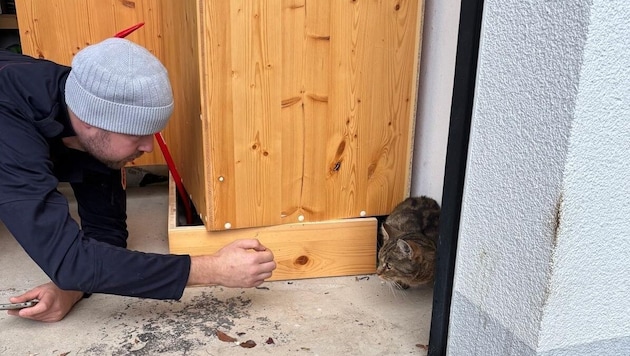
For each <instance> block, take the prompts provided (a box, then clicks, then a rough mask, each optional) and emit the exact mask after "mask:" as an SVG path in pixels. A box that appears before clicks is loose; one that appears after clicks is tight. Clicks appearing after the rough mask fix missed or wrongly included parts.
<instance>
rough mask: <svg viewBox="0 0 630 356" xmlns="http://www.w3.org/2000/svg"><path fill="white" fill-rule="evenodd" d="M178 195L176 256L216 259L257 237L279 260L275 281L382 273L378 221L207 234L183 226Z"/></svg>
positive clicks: (171, 234)
mask: <svg viewBox="0 0 630 356" xmlns="http://www.w3.org/2000/svg"><path fill="white" fill-rule="evenodd" d="M175 194H176V190H175V186H174V184H173V181H172V178H171V180H170V189H169V219H168V221H169V225H168V241H169V251H170V252H171V253H173V254H189V255H192V256H195V255H204V254H212V253H214V252H216V251H218V250H219V249H220V248H221V247H223V246H225V245H227V244H228V243H230V242H232V241H234V240H236V239H242V238H257V239H258V240H260V242H261V243H262V244H263V245H265V246H266V247H267V248H269V249H270V250H271V251H272V252H273V253H274V257H275V261H276V263H277V268H276V270H275V271H274V273H273V276H272V277H271V279H270V280H276V281H277V280H291V279H304V278H319V277H333V276H351V275H360V274H372V273H375V271H376V227H377V222H376V219H374V218H358V219H343V220H335V221H325V222H316V223H298V224H285V225H277V226H268V227H258V228H247V229H235V230H225V231H207V230H206V228H205V227H204V226H203V225H200V226H177V223H176V221H177V213H178V212H177V208H176V200H175V199H176V197H175Z"/></svg>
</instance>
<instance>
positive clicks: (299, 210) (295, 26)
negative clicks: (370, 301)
mask: <svg viewBox="0 0 630 356" xmlns="http://www.w3.org/2000/svg"><path fill="white" fill-rule="evenodd" d="M305 16H306V6H305V0H284V1H283V2H282V28H283V31H282V62H281V66H282V68H281V71H282V80H281V81H282V83H281V84H282V91H281V103H280V106H281V118H282V127H281V130H282V171H281V179H282V182H281V183H282V187H281V202H280V203H281V205H280V206H281V210H280V218H281V222H297V221H298V217H299V216H304V215H305V212H304V209H303V206H302V187H303V177H304V162H305V157H304V155H305V148H304V144H305V139H306V137H305V115H304V105H305V104H304V76H305V74H306V73H305V68H304V61H305V51H304V45H305V41H304V38H305V36H306V33H305V32H306V31H305ZM287 29H292V30H291V31H288V30H287Z"/></svg>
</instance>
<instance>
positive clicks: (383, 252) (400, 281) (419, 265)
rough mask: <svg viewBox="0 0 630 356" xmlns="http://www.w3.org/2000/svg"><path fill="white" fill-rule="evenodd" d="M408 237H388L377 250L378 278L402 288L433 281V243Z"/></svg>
mask: <svg viewBox="0 0 630 356" xmlns="http://www.w3.org/2000/svg"><path fill="white" fill-rule="evenodd" d="M409 237H410V239H404V238H390V239H388V240H387V241H386V242H385V243H384V245H383V246H382V247H381V249H380V250H379V252H378V268H377V270H376V274H377V275H378V276H379V278H381V279H383V280H385V281H388V282H392V283H394V284H396V285H398V286H400V287H402V288H406V287H409V286H419V285H423V284H428V283H431V282H432V281H433V273H434V260H435V245H432V244H429V245H424V244H421V243H418V242H417V241H414V239H413V236H409Z"/></svg>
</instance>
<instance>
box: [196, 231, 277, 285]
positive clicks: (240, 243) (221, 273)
mask: <svg viewBox="0 0 630 356" xmlns="http://www.w3.org/2000/svg"><path fill="white" fill-rule="evenodd" d="M274 269H276V263H275V262H274V260H273V253H272V252H271V251H270V250H268V249H267V248H266V247H265V246H263V245H262V244H261V243H260V242H259V241H258V240H256V239H247V240H236V241H234V242H232V243H230V244H229V245H227V246H225V247H223V248H222V249H220V250H219V251H217V252H216V253H215V254H213V255H210V256H196V257H192V259H191V266H190V276H189V277H188V285H195V284H205V285H208V284H218V285H222V286H224V287H240V288H249V287H256V286H259V285H260V284H262V283H263V282H264V281H265V279H267V278H269V277H271V272H272V271H273V270H274Z"/></svg>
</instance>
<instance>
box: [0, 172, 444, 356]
mask: <svg viewBox="0 0 630 356" xmlns="http://www.w3.org/2000/svg"><path fill="white" fill-rule="evenodd" d="M61 190H62V192H64V194H66V195H68V197H69V200H70V202H71V209H76V204H74V202H73V199H72V197H71V193H70V192H71V191H70V190H69V188H68V187H66V186H61ZM128 215H129V219H128V224H129V231H130V239H129V248H130V249H134V250H141V251H147V252H160V253H167V251H168V237H167V215H168V186H167V184H165V183H159V184H155V185H151V186H146V187H142V188H140V187H137V186H135V187H129V188H128ZM48 281H49V280H48V279H47V277H46V275H44V273H43V272H42V271H41V270H40V269H39V268H38V267H37V265H36V264H35V263H33V262H32V261H31V260H30V258H29V257H28V256H27V255H26V253H25V252H24V251H23V250H22V249H21V247H20V246H19V245H18V244H17V242H16V241H15V240H14V239H13V237H12V236H11V234H9V233H8V231H7V230H6V229H5V228H4V226H3V225H1V224H0V301H2V302H5V301H8V298H9V297H10V296H13V295H17V294H20V293H22V292H25V291H26V290H28V289H30V288H31V287H34V286H37V285H39V284H42V283H46V282H48ZM431 301H432V290H431V289H430V288H419V289H410V290H406V291H401V290H394V289H392V288H390V286H389V284H384V283H382V282H381V281H379V280H378V278H377V277H376V276H374V275H362V276H347V277H332V278H317V279H304V280H295V281H277V282H267V283H264V284H263V285H262V286H261V287H259V288H254V289H229V288H223V287H194V288H189V289H187V290H186V292H185V293H184V296H183V298H182V299H181V300H179V301H156V300H147V299H137V298H129V297H120V296H113V295H93V296H92V297H91V298H89V299H85V300H83V301H81V302H80V303H79V304H77V305H76V307H75V308H74V310H73V311H72V312H71V313H70V314H69V315H68V316H67V317H66V318H65V319H64V320H62V321H60V322H57V323H51V324H49V323H41V322H34V321H30V320H24V319H20V318H17V317H10V316H8V315H7V314H6V313H5V312H0V355H54V356H66V355H67V356H72V355H156V354H160V355H258V354H273V355H289V354H298V355H426V350H425V347H424V345H426V344H427V343H428V338H429V325H430V318H431ZM217 330H219V331H222V332H225V333H226V334H228V335H230V336H233V337H236V338H238V341H239V342H244V341H247V340H253V341H254V342H255V343H256V346H255V347H253V348H249V349H248V348H243V347H241V346H239V345H238V344H237V343H228V342H223V341H220V340H219V339H218V338H217V336H216V331H217ZM267 342H273V343H267Z"/></svg>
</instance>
